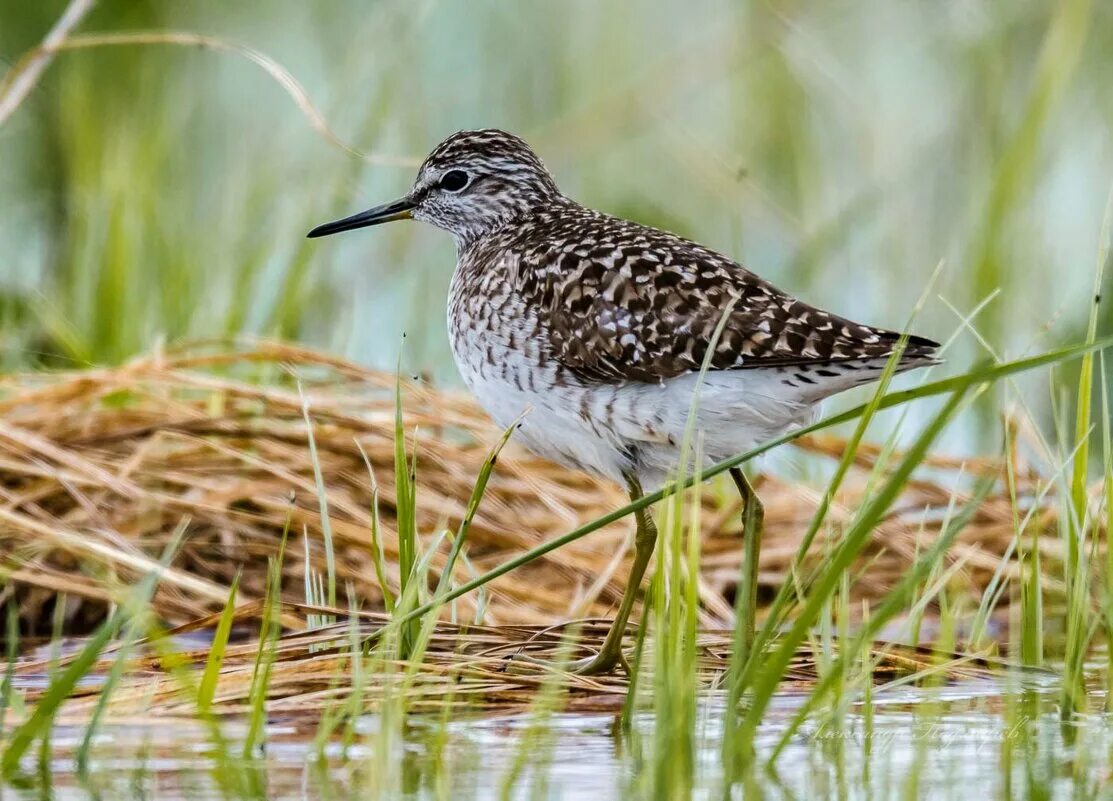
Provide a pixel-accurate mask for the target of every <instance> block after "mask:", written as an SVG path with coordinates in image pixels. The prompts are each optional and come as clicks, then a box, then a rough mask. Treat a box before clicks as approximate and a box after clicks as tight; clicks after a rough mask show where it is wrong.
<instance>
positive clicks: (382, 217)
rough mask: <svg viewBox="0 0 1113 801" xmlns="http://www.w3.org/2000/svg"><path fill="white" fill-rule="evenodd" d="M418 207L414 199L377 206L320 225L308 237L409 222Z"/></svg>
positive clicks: (314, 237) (403, 199)
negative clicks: (401, 221)
mask: <svg viewBox="0 0 1113 801" xmlns="http://www.w3.org/2000/svg"><path fill="white" fill-rule="evenodd" d="M416 205H417V204H416V203H415V202H414V201H413V200H412V199H410V198H409V197H404V198H401V199H400V200H395V201H394V202H392V203H384V204H383V205H381V206H375V208H373V209H368V210H367V211H361V212H360V213H359V214H353V215H352V216H351V217H345V218H344V219H343V220H336V221H334V222H328V223H325V224H324V225H318V226H317V227H316V228H314V229H313V230H312V231H310V232H309V233H308V234H307V236H308V237H309V238H310V239H316V238H317V237H319V236H328V235H329V234H338V233H340V232H341V231H352V230H354V229H356V228H366V227H367V226H369V225H378V224H379V223H385V222H393V221H394V220H408V219H410V218H411V217H413V209H414V206H416Z"/></svg>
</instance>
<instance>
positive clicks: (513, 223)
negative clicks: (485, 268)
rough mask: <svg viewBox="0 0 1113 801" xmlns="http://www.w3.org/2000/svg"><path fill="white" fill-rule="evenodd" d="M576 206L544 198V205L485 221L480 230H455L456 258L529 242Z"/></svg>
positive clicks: (561, 199) (565, 200)
mask: <svg viewBox="0 0 1113 801" xmlns="http://www.w3.org/2000/svg"><path fill="white" fill-rule="evenodd" d="M578 206H579V204H578V203H576V201H574V200H572V199H571V198H568V197H565V196H564V195H560V194H556V195H553V196H551V197H548V198H546V199H545V201H544V202H543V203H537V204H536V205H531V206H528V207H526V208H523V209H521V210H518V211H515V213H513V214H509V215H507V216H506V217H504V218H500V219H498V220H495V221H485V222H486V224H484V225H482V226H476V227H469V226H463V227H461V228H458V229H454V230H452V231H451V233H452V238H453V239H454V240H455V242H456V254H457V256H459V257H460V259H461V260H462V259H463V258H464V257H465V256H467V255H468V254H470V253H472V252H475V251H483V250H486V249H488V248H492V247H494V248H500V247H507V246H508V245H511V244H513V243H515V242H518V241H520V240H521V239H523V238H528V237H529V236H530V234H531V232H532V231H534V230H535V229H537V228H538V227H540V226H543V225H544V223H545V221H546V220H548V219H552V218H553V217H555V216H560V215H564V214H567V213H568V209H569V208H571V207H578Z"/></svg>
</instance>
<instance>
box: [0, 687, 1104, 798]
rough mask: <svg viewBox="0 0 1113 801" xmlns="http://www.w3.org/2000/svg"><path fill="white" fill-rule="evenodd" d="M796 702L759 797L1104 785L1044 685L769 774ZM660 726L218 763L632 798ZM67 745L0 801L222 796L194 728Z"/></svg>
mask: <svg viewBox="0 0 1113 801" xmlns="http://www.w3.org/2000/svg"><path fill="white" fill-rule="evenodd" d="M803 698H804V696H802V695H781V696H778V697H777V698H776V699H775V701H774V703H773V705H772V706H771V707H770V709H769V711H768V713H767V715H766V718H765V722H764V724H763V726H762V728H761V730H760V732H759V734H758V737H757V740H756V742H755V748H756V751H757V753H756V756H757V760H756V764H757V765H758V769H757V770H755V771H753V772H752V773H751V774H750V776H749V781H751V782H753V783H754V784H756V785H758V786H760V787H761V788H762V790H763V791H764V793H765V794H766V797H770V798H778V797H789V798H792V797H795V798H824V797H837V798H848V799H871V798H877V799H885V798H894V797H919V798H932V799H935V798H956V799H969V798H996V797H1024V796H1038V795H1041V794H1042V793H1047V794H1048V796H1049V797H1053V798H1058V797H1062V798H1067V797H1072V798H1074V797H1101V792H1102V791H1101V789H1100V788H1101V785H1102V783H1103V781H1104V780H1105V777H1106V776H1108V775H1109V754H1110V753H1111V751H1113V725H1111V719H1110V718H1109V717H1107V716H1106V715H1104V714H1096V713H1095V714H1091V715H1088V716H1084V717H1080V718H1078V719H1076V720H1074V721H1073V722H1072V723H1071V724H1070V725H1067V726H1064V725H1062V723H1061V721H1060V717H1059V714H1058V708H1057V702H1058V686H1057V683H1056V682H1055V681H1054V678H1053V677H1049V678H1042V679H1038V680H1027V681H1026V682H1025V684H1024V686H1023V687H1020V688H1017V687H1012V688H1011V691H1010V692H1006V686H1005V683H1004V681H1003V680H1002V681H996V680H984V681H965V682H961V683H958V684H952V685H948V686H945V687H941V688H936V689H916V688H896V689H890V690H882V691H881V692H880V693H879V694H878V695H877V696H876V697H874V698H873V700H872V704H871V705H870V707H869V709H866V708H865V707H863V706H862V705H861V704H857V705H851V706H850V708H849V711H848V712H847V713H846V714H845V716H844V717H843V718H842V720H841V721H839V722H837V723H833V722H831V721H829V720H828V721H824V720H821V719H819V718H815V719H812V720H810V721H809V722H808V723H807V724H806V725H805V726H804V727H803V728H802V729H801V730H800V731H798V732H797V733H796V734H795V735H794V736H793V737H792V739H791V740H790V741H789V743H788V745H787V747H785V749H784V750H783V752H782V753H781V754H780V756H779V758H778V759H777V761H776V765H775V770H766V769H765V768H764V766H763V763H764V762H766V761H767V759H768V757H769V755H770V754H771V753H772V749H773V748H774V747H775V745H776V744H777V743H778V742H779V740H780V739H781V735H782V734H783V733H784V732H785V730H786V727H787V726H788V724H789V721H790V720H791V719H792V716H793V713H794V712H795V711H796V710H797V709H798V708H799V704H800V703H801V702H802V701H803ZM1092 700H1093V703H1092V706H1094V707H1095V708H1097V707H1098V706H1100V699H1098V698H1095V699H1092ZM666 723H667V722H662V721H658V720H656V719H655V718H654V717H653V715H651V714H648V713H645V714H639V715H637V716H636V717H635V720H634V722H633V727H632V731H631V732H629V733H625V734H624V733H623V732H622V731H621V730H620V727H619V726H618V725H617V717H616V716H615V715H612V714H576V713H561V714H553V715H551V716H549V717H548V718H546V719H543V720H541V721H540V722H539V720H538V719H537V718H535V717H534V716H532V715H531V714H529V713H519V714H509V715H499V716H475V717H467V718H459V717H456V718H454V719H453V720H451V721H448V722H442V720H441V719H440V718H439V717H436V716H415V717H411V718H410V719H409V720H408V721H407V725H406V726H405V727H397V726H392V725H391V724H390V723H389V722H388V721H384V720H383V719H381V718H380V717H378V716H365V717H363V718H360V719H359V720H358V721H357V723H356V725H355V731H354V737H353V739H352V741H351V744H350V745H349V747H348V748H347V749H346V752H345V749H344V747H343V746H342V745H341V744H340V743H339V742H338V741H337V742H332V743H330V744H329V745H327V746H326V747H325V749H324V754H325V756H326V758H325V761H324V762H323V763H322V762H320V761H318V760H317V758H316V754H317V753H318V751H317V749H316V747H315V745H314V742H313V735H314V727H313V726H312V725H304V726H299V725H298V722H297V721H296V720H290V721H285V722H282V721H279V722H273V723H272V724H271V725H270V726H269V727H268V730H267V748H266V752H265V756H261V757H260V758H257V759H254V760H243V759H240V758H238V757H237V758H236V759H235V760H233V761H232V762H231V765H232V766H233V768H234V769H235V770H237V771H242V772H244V774H245V775H246V774H249V773H250V774H251V775H252V776H254V778H255V781H256V785H255V791H254V794H257V795H259V796H265V797H269V798H325V799H328V798H338V799H339V798H349V797H360V798H396V797H406V798H415V799H426V798H428V799H437V798H451V799H470V798H475V799H486V798H503V797H505V798H523V799H535V798H567V799H599V798H608V799H609V798H640V797H650V795H651V793H650V790H651V785H652V780H653V773H654V769H655V766H656V765H658V764H659V762H658V758H655V757H652V756H650V754H651V751H652V747H653V746H652V744H653V741H654V737H655V734H656V733H658V732H659V729H658V726H659V725H666ZM723 725H724V706H723V702H722V699H721V698H720V697H718V696H713V697H707V698H705V699H704V700H703V701H701V703H700V706H699V715H698V720H697V726H696V737H695V741H694V748H695V764H696V771H695V775H694V776H693V778H692V782H691V797H692V798H698V799H703V798H720V797H722V789H721V781H722V775H723V771H722V762H721V756H720V745H721V738H722V732H723ZM225 734H226V736H227V738H228V739H229V741H230V743H231V745H230V747H229V750H230V751H235V752H236V753H237V754H238V752H239V750H240V746H239V745H238V742H240V741H242V737H243V736H244V734H245V727H244V725H243V724H242V723H238V722H235V721H227V722H226V723H225ZM82 735H83V730H82V728H81V727H80V726H59V727H57V728H56V729H55V732H54V736H53V738H52V743H51V752H50V753H49V754H42V753H33V754H31V755H29V756H28V757H27V758H26V759H25V760H24V762H23V764H22V767H23V769H24V771H25V774H26V778H27V780H28V782H29V784H28V785H27V786H25V787H24V788H14V787H9V788H8V789H7V790H6V791H5V793H4V797H5V798H9V797H15V798H23V797H28V798H32V797H33V798H41V797H44V788H45V787H47V786H49V789H48V790H47V791H46V793H47V795H49V796H53V797H55V798H59V799H65V798H87V797H102V798H106V799H108V798H159V799H176V798H181V799H190V801H200V799H205V798H221V797H227V796H228V794H227V793H222V791H221V788H220V786H219V784H218V783H217V781H216V779H215V778H214V775H213V773H212V768H213V766H214V764H215V763H214V761H213V760H212V759H211V758H210V756H208V753H209V749H210V745H209V741H208V740H207V739H206V734H205V731H204V729H203V728H202V727H201V726H200V725H192V724H175V725H174V726H167V725H159V724H158V722H157V721H149V720H148V721H142V722H137V723H136V724H134V725H122V724H113V725H111V726H105V727H104V728H103V729H102V730H101V733H100V734H99V735H98V738H97V741H96V744H95V747H94V749H93V752H92V753H93V756H92V758H91V760H90V763H89V766H88V769H87V771H85V772H84V773H82V772H80V771H79V770H78V768H77V765H76V763H75V759H74V754H75V753H76V750H77V747H78V745H79V744H80V742H81V739H82ZM661 758H662V759H668V758H670V757H669V756H668V755H665V756H663V757H661ZM1010 758H1011V761H1010ZM1009 782H1011V785H1010V784H1009ZM735 797H742V796H741V791H740V790H739V791H738V792H736V793H735Z"/></svg>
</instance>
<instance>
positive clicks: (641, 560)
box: [571, 475, 657, 676]
mask: <svg viewBox="0 0 1113 801" xmlns="http://www.w3.org/2000/svg"><path fill="white" fill-rule="evenodd" d="M626 486H627V487H628V488H629V490H630V500H631V501H636V500H638V498H640V497H642V487H641V484H640V483H639V482H638V480H637V478H636V477H634V476H633V475H627V476H626ZM634 520H635V522H636V525H637V528H636V530H635V533H634V564H633V565H631V567H630V578H629V580H628V581H627V582H626V590H625V592H623V593H622V602H621V603H620V604H619V606H618V615H617V616H616V617H615V619H614V622H613V623H612V624H611V628H610V630H609V631H608V632H607V638H606V639H605V640H604V641H603V647H602V648H601V649H600V651H599V653H598V654H596V655H595V656H593V657H589V658H588V659H585V660H583V661H581V662H577V663H575V664H573V665H572V666H571V670H572V672H573V673H578V674H580V675H582V676H591V675H596V674H599V673H608V672H610V671H611V670H613V669H614V668H615V667H616V666H618V665H621V666H622V667H623V669H624V670H626V672H627V673H629V672H630V668H629V665H627V664H626V657H624V656H623V655H622V635H623V634H625V633H626V623H627V621H628V620H629V618H630V610H631V609H633V608H634V599H635V598H636V597H637V594H638V587H640V586H641V583H642V577H643V576H645V569H646V567H647V566H648V565H649V560H650V558H652V556H653V548H654V546H655V545H656V543H657V526H656V524H655V523H654V522H653V518H652V517H651V516H650V514H649V510H648V509H639V510H638V511H636V512H634Z"/></svg>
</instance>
